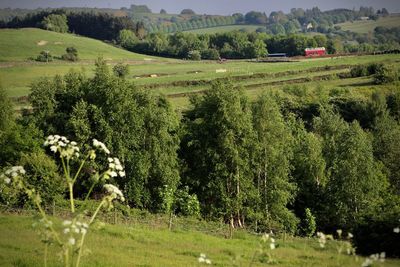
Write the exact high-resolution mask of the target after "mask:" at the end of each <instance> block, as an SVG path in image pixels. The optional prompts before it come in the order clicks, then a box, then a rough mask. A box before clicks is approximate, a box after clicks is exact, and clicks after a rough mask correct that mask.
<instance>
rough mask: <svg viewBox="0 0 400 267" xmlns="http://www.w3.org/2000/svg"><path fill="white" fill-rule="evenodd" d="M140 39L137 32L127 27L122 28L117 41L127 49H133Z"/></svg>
mask: <svg viewBox="0 0 400 267" xmlns="http://www.w3.org/2000/svg"><path fill="white" fill-rule="evenodd" d="M138 41H139V40H138V38H137V37H136V35H135V33H134V32H133V31H131V30H126V29H124V30H121V31H120V32H119V35H118V38H117V42H118V43H119V44H120V45H121V46H122V47H123V48H126V49H132V48H133V47H134V46H135V44H136V43H137V42H138Z"/></svg>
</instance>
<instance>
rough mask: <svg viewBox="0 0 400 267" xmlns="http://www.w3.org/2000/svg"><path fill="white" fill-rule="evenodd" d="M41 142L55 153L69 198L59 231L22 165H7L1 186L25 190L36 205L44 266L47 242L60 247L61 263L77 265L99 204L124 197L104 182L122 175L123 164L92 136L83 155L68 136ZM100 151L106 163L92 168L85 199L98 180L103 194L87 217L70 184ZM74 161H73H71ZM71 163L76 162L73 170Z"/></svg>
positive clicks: (105, 205)
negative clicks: (77, 205)
mask: <svg viewBox="0 0 400 267" xmlns="http://www.w3.org/2000/svg"><path fill="white" fill-rule="evenodd" d="M44 146H45V147H48V148H49V150H50V151H51V152H52V153H54V154H55V155H56V156H58V157H59V159H60V161H61V165H62V169H63V173H64V178H65V179H64V181H65V183H66V184H67V188H68V191H69V201H70V210H71V215H70V218H69V219H66V220H64V221H63V222H62V227H61V231H57V229H59V227H55V226H54V223H53V221H52V219H51V218H50V217H49V216H47V214H46V212H45V210H44V208H43V206H42V200H41V196H40V194H39V193H38V192H37V190H36V189H35V188H34V187H33V186H32V185H30V184H28V183H27V181H26V179H24V178H25V174H26V171H25V169H24V168H23V167H22V166H13V167H9V168H7V169H6V170H5V171H4V173H2V174H0V183H3V184H4V185H5V186H7V187H10V188H13V189H15V190H19V191H22V192H24V193H25V194H27V196H28V197H29V198H30V200H31V201H32V202H33V203H34V205H35V206H36V208H37V210H38V213H39V217H40V219H39V221H38V222H36V223H35V224H34V226H39V227H40V229H41V240H42V242H43V243H44V244H45V248H44V266H45V267H47V254H48V253H47V251H48V246H50V245H56V246H58V247H60V249H61V254H62V257H61V258H62V260H63V263H64V266H66V267H71V266H79V265H80V262H81V257H82V252H83V247H84V242H85V237H86V235H87V233H88V231H89V228H90V226H91V225H92V224H93V222H94V220H95V218H96V217H97V215H98V213H99V211H100V210H101V209H102V208H111V207H112V206H113V201H125V198H124V195H123V193H122V192H121V190H120V189H118V187H116V186H114V185H112V184H109V183H107V182H108V180H110V179H111V178H115V177H118V176H119V177H125V171H124V168H123V166H122V164H121V162H120V161H119V159H118V158H115V157H109V154H110V151H109V150H108V148H107V147H106V145H105V144H103V143H102V142H100V141H98V140H96V139H94V140H93V143H92V145H91V146H89V147H90V149H89V150H88V152H87V153H85V154H84V155H83V154H81V150H80V148H79V146H78V144H77V143H76V142H74V141H70V140H68V139H67V138H66V137H65V136H60V135H50V136H48V137H47V139H46V141H45V142H44ZM96 153H102V154H104V155H105V156H106V157H108V158H107V161H108V166H107V168H106V169H105V170H103V171H102V172H101V173H99V172H93V175H92V176H93V177H94V178H93V179H91V183H92V184H91V186H90V189H89V190H88V192H87V194H86V197H85V201H87V200H88V198H89V196H90V194H91V193H92V190H93V188H94V187H95V186H96V185H98V184H99V183H102V184H104V186H103V189H104V193H105V194H104V195H103V198H102V199H101V201H100V202H99V204H98V206H97V208H96V210H95V212H94V213H93V214H92V215H91V216H90V217H89V218H88V217H85V216H84V215H83V213H82V212H77V211H76V208H75V202H74V200H75V199H74V186H75V184H76V182H77V180H78V178H79V177H80V176H81V175H80V174H81V171H82V168H83V167H84V165H85V164H86V163H87V162H88V161H95V159H96V156H97V154H96ZM75 163H77V165H74V164H75ZM72 166H79V167H78V169H77V170H76V171H75V172H74V171H73V167H72Z"/></svg>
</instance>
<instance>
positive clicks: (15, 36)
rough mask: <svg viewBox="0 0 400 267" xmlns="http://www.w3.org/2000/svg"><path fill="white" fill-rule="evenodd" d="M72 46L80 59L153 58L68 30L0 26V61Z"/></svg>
mask: <svg viewBox="0 0 400 267" xmlns="http://www.w3.org/2000/svg"><path fill="white" fill-rule="evenodd" d="M70 46H73V47H75V48H76V49H77V50H78V55H79V58H80V59H82V60H94V59H97V58H98V57H99V56H102V57H103V58H105V59H109V60H142V61H143V60H145V59H153V60H155V59H157V60H164V59H162V58H156V57H151V56H146V55H141V54H137V53H132V52H129V51H126V50H124V49H120V48H117V47H114V46H111V45H108V44H106V43H104V42H101V41H98V40H95V39H91V38H87V37H81V36H77V35H74V34H68V33H57V32H52V31H45V30H41V29H36V28H23V29H0V62H1V61H25V60H27V59H28V58H31V57H33V58H36V57H37V55H38V54H39V53H40V52H41V51H43V50H48V51H50V52H51V54H52V55H53V56H58V57H59V56H61V55H63V54H65V49H66V48H67V47H70Z"/></svg>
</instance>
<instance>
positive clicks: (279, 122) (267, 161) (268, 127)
mask: <svg viewBox="0 0 400 267" xmlns="http://www.w3.org/2000/svg"><path fill="white" fill-rule="evenodd" d="M253 127H254V131H255V134H256V141H255V142H254V155H253V157H254V159H253V161H252V163H253V164H254V165H253V170H254V177H255V180H254V184H255V185H256V186H257V198H258V199H259V202H258V203H257V206H256V210H257V211H258V212H260V213H261V214H262V220H261V221H260V224H261V225H262V224H266V225H265V226H264V227H267V228H266V230H265V231H267V230H271V229H272V226H271V222H273V221H275V222H279V223H280V224H281V225H283V226H284V228H285V230H287V231H289V232H292V233H293V232H295V231H296V224H297V221H296V217H295V216H294V214H293V213H292V212H291V211H289V210H288V208H287V205H288V204H290V203H291V202H293V200H294V197H295V189H296V186H295V184H294V183H291V181H290V160H291V157H292V136H291V134H290V131H289V129H288V127H287V126H286V125H285V122H284V120H283V116H282V114H281V113H280V111H279V107H278V106H277V104H276V103H275V102H274V101H273V99H272V98H271V96H268V95H262V96H261V97H259V98H258V99H257V101H256V102H255V104H254V106H253ZM275 230H277V229H275Z"/></svg>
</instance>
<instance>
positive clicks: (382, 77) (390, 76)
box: [374, 66, 399, 84]
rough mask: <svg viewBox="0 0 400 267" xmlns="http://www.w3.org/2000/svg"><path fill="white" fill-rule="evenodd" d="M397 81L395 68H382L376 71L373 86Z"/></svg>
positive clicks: (397, 76) (397, 75)
mask: <svg viewBox="0 0 400 267" xmlns="http://www.w3.org/2000/svg"><path fill="white" fill-rule="evenodd" d="M398 80H399V74H398V71H397V70H396V69H395V68H392V67H388V66H382V67H380V68H378V69H377V70H376V73H375V76H374V82H375V84H386V83H390V82H394V81H398Z"/></svg>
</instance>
